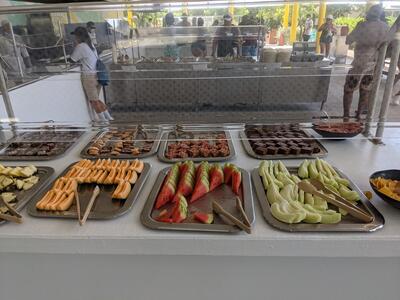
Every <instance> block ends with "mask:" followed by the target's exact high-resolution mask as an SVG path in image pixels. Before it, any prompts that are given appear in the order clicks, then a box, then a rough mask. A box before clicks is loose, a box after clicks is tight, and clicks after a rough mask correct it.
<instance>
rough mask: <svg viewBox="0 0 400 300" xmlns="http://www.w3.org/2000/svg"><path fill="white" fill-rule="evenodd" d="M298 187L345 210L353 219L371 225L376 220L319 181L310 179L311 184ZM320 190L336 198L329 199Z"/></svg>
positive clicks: (302, 182) (299, 184)
mask: <svg viewBox="0 0 400 300" xmlns="http://www.w3.org/2000/svg"><path fill="white" fill-rule="evenodd" d="M297 185H298V187H299V188H300V189H301V190H303V191H304V192H306V193H310V194H313V195H314V196H318V197H320V198H322V199H324V200H326V201H327V202H328V203H331V204H333V205H335V206H337V207H339V208H341V209H344V210H345V211H347V212H348V213H349V214H350V215H352V216H353V217H355V218H357V219H359V220H361V221H363V222H366V223H370V222H372V221H373V220H374V217H373V216H371V215H370V214H369V213H366V212H365V211H364V210H363V209H361V208H359V207H357V206H356V205H354V204H353V203H351V202H350V201H348V200H346V199H345V198H343V197H342V196H340V195H338V194H337V193H335V192H333V191H331V190H330V189H328V188H327V187H325V186H324V184H323V183H321V182H320V181H318V180H317V179H310V183H308V182H306V181H301V182H299V183H298V184H297ZM319 190H321V191H323V192H325V193H327V194H331V195H333V196H334V198H332V197H329V196H327V195H325V194H324V193H321V192H319Z"/></svg>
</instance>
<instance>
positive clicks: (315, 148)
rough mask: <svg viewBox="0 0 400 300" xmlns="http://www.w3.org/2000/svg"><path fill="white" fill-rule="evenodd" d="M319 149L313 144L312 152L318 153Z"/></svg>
mask: <svg viewBox="0 0 400 300" xmlns="http://www.w3.org/2000/svg"><path fill="white" fill-rule="evenodd" d="M320 152H321V149H320V148H319V147H318V146H314V148H313V153H320Z"/></svg>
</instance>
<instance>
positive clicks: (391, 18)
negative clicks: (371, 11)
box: [386, 16, 397, 26]
mask: <svg viewBox="0 0 400 300" xmlns="http://www.w3.org/2000/svg"><path fill="white" fill-rule="evenodd" d="M396 19H397V18H396V17H395V16H388V17H386V20H387V22H388V24H389V26H392V25H393V24H394V22H396Z"/></svg>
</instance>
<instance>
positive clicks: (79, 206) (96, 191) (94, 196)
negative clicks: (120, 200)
mask: <svg viewBox="0 0 400 300" xmlns="http://www.w3.org/2000/svg"><path fill="white" fill-rule="evenodd" d="M74 193H75V200H76V208H77V213H78V222H79V225H81V226H83V225H85V223H86V220H87V218H88V217H89V214H90V211H91V210H92V207H93V204H94V200H96V198H97V196H98V195H99V194H100V188H99V186H98V185H96V187H95V189H94V190H93V194H92V197H91V198H90V200H89V203H88V205H87V206H86V210H85V213H84V214H83V217H82V219H81V205H80V200H79V194H78V191H77V190H76V189H75V191H74Z"/></svg>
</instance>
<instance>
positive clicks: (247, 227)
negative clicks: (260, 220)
mask: <svg viewBox="0 0 400 300" xmlns="http://www.w3.org/2000/svg"><path fill="white" fill-rule="evenodd" d="M235 201H236V208H237V210H238V211H239V213H240V216H241V217H242V218H243V222H242V221H240V220H239V219H238V218H236V217H235V216H233V215H231V214H230V213H229V212H227V211H226V210H225V209H224V208H223V207H222V206H221V205H220V204H218V203H217V202H215V201H213V202H212V209H213V211H214V212H215V213H217V214H218V215H220V216H222V217H224V218H226V219H227V220H228V221H229V222H231V223H233V225H235V226H237V227H239V228H240V229H242V230H244V231H246V232H247V233H249V234H250V233H251V224H250V221H249V218H248V217H247V215H246V212H245V211H244V209H243V206H242V200H240V198H239V197H236V198H235Z"/></svg>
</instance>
